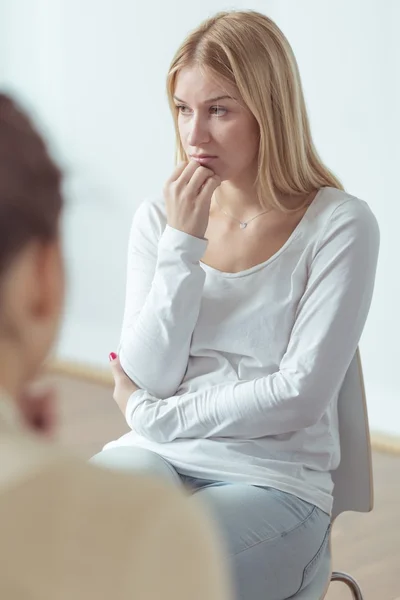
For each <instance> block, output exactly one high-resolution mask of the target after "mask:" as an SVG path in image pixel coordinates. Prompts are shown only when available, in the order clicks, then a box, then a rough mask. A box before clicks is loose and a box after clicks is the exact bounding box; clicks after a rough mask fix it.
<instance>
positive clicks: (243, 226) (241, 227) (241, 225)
mask: <svg viewBox="0 0 400 600" xmlns="http://www.w3.org/2000/svg"><path fill="white" fill-rule="evenodd" d="M246 227H247V223H244V222H243V221H242V222H241V223H240V229H246Z"/></svg>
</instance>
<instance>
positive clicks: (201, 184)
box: [94, 11, 379, 600]
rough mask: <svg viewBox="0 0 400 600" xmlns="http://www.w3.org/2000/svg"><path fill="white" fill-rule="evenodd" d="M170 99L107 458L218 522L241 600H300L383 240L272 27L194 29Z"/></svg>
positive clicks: (141, 233)
mask: <svg viewBox="0 0 400 600" xmlns="http://www.w3.org/2000/svg"><path fill="white" fill-rule="evenodd" d="M168 95H169V100H170V104H171V109H172V112H173V115H174V121H175V125H176V133H177V154H178V159H179V161H180V162H179V164H178V166H177V167H176V169H175V171H174V172H173V174H172V176H171V178H170V179H169V181H168V182H167V183H166V185H165V189H164V197H163V198H160V199H159V200H155V201H154V202H146V203H143V204H142V205H141V206H140V207H139V208H138V210H137V212H136V214H135V217H134V221H133V226H132V232H131V237H130V245H129V267H128V281H127V296H126V309H125V318H124V323H123V331H122V338H121V345H120V350H119V357H116V355H114V354H113V355H112V356H111V359H112V369H113V373H114V376H115V394H114V397H115V400H116V401H117V403H118V404H119V406H120V408H121V410H122V411H123V412H124V414H125V415H126V419H127V422H128V424H129V426H130V427H131V429H132V431H131V432H129V433H128V434H126V435H124V436H123V437H122V438H121V439H119V440H117V441H115V442H111V443H109V444H107V446H106V447H105V449H104V450H103V452H102V453H100V454H99V455H97V456H96V457H95V459H94V460H95V462H100V463H103V464H107V465H109V466H110V467H114V468H123V469H128V470H131V471H133V472H134V471H138V470H144V471H149V472H158V473H164V474H165V476H166V477H169V478H170V479H171V480H173V481H176V482H177V483H184V484H186V485H187V486H189V488H190V489H191V490H192V491H193V493H196V494H197V495H199V496H201V497H202V498H203V499H204V500H205V501H206V502H207V503H208V504H209V505H210V506H211V507H212V510H213V511H214V512H215V514H216V516H217V520H218V522H219V524H220V526H221V530H222V532H223V534H224V536H225V540H226V544H227V551H228V553H229V555H230V557H231V560H232V564H233V567H234V573H235V576H236V588H237V594H238V598H240V599H242V600H280V599H283V598H289V597H291V596H292V595H293V594H295V593H296V592H297V591H298V590H300V589H304V588H305V587H306V586H307V585H308V584H309V583H310V581H311V580H312V578H313V576H314V575H315V572H316V570H317V569H318V564H319V557H320V555H321V554H322V550H323V549H324V546H325V544H326V543H327V539H328V532H329V527H330V511H331V507H332V479H331V474H330V472H331V471H332V470H333V469H335V468H336V467H337V465H338V463H339V460H340V444H339V433H338V427H337V406H336V404H337V397H338V392H339V389H340V386H341V384H342V381H343V378H344V376H345V373H346V370H347V368H348V366H349V365H350V362H351V360H352V358H353V355H354V353H355V351H356V348H357V345H358V343H359V339H360V336H361V333H362V330H363V327H364V324H365V321H366V318H367V314H368V310H369V306H370V302H371V297H372V291H373V285H374V277H375V269H376V263H377V255H378V245H379V233H378V227H377V223H376V220H375V218H374V216H373V214H372V213H371V210H370V209H369V207H368V206H367V204H366V203H365V202H363V201H362V200H359V199H357V198H356V197H354V196H352V195H350V194H348V193H346V192H345V191H344V190H343V187H342V185H341V184H340V183H339V181H338V180H337V179H336V178H335V177H334V175H333V174H332V173H331V172H330V171H329V170H328V169H327V167H326V166H325V165H324V164H323V162H322V161H321V159H320V158H319V156H318V154H317V152H316V150H315V148H314V145H313V142H312V138H311V133H310V128H309V122H308V118H307V112H306V108H305V103H304V97H303V92H302V88H301V82H300V77H299V73H298V68H297V65H296V60H295V58H294V56H293V53H292V50H291V48H290V46H289V43H288V41H287V40H286V39H285V37H284V35H283V34H282V32H281V31H280V30H279V29H278V27H277V26H276V25H275V24H274V23H273V22H272V21H271V20H270V19H268V18H267V17H265V16H263V15H261V14H258V13H255V12H247V11H246V12H227V13H221V14H218V15H217V16H215V17H214V18H211V19H209V20H208V21H206V22H205V23H203V24H202V25H200V27H198V29H196V30H195V31H194V32H192V33H191V34H190V35H189V36H188V38H187V39H186V40H185V41H184V42H183V44H182V45H181V47H180V48H179V50H178V51H177V53H176V55H175V58H174V59H173V61H172V65H171V69H170V72H169V74H168Z"/></svg>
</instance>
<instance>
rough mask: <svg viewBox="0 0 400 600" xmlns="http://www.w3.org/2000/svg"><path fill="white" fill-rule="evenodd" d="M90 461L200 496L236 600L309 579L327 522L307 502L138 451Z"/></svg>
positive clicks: (281, 592)
mask: <svg viewBox="0 0 400 600" xmlns="http://www.w3.org/2000/svg"><path fill="white" fill-rule="evenodd" d="M91 462H92V463H95V464H98V465H101V466H104V467H108V468H111V469H118V470H124V471H128V472H131V473H147V474H150V475H155V476H157V477H161V478H164V479H166V480H168V481H170V482H173V483H175V484H176V485H178V486H184V487H185V488H186V489H189V491H190V492H191V493H192V494H196V495H198V496H199V495H200V496H201V499H202V501H203V502H204V503H205V504H206V505H207V508H208V511H209V512H211V516H212V517H214V520H215V523H216V526H217V528H218V527H219V529H220V534H221V535H222V540H223V541H224V542H225V547H226V549H227V553H228V557H229V561H230V565H231V570H232V574H233V577H234V589H235V590H236V598H237V600H284V599H287V598H290V597H291V596H292V595H294V594H296V593H297V592H298V591H300V590H301V589H304V588H305V587H306V586H307V585H309V584H310V582H311V581H312V579H313V577H314V575H315V573H316V571H317V569H318V566H319V560H320V558H321V557H322V555H323V551H324V549H325V548H326V545H327V543H328V541H329V530H330V518H329V515H327V514H326V513H325V512H323V511H322V510H320V509H319V508H317V507H315V506H313V505H311V504H309V503H308V502H305V501H304V500H300V498H297V497H296V496H293V495H291V494H286V493H284V492H280V491H279V490H275V489H273V488H269V487H258V486H253V485H244V484H237V483H224V482H221V481H208V480H205V479H198V478H194V477H188V476H187V475H182V474H179V473H178V472H177V471H176V470H175V469H174V467H173V466H172V465H171V464H169V463H168V462H167V461H166V460H164V459H163V458H162V457H160V456H159V455H158V454H155V453H154V452H150V451H149V450H144V449H142V448H135V447H117V448H110V449H107V450H104V451H103V452H100V453H99V454H96V456H94V457H93V458H92V459H91ZM189 597H190V593H188V598H189Z"/></svg>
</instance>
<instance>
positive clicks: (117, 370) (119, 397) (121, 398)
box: [109, 352, 140, 415]
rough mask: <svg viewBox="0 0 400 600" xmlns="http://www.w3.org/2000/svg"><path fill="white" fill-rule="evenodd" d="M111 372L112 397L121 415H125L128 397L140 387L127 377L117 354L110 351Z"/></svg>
mask: <svg viewBox="0 0 400 600" xmlns="http://www.w3.org/2000/svg"><path fill="white" fill-rule="evenodd" d="M109 358H110V364H111V372H112V375H113V377H114V394H113V398H114V400H115V402H116V403H117V404H118V407H119V409H120V411H121V412H122V414H123V415H125V410H126V405H127V404H128V400H129V398H130V397H131V396H132V394H133V393H134V392H137V391H138V390H139V389H140V388H139V387H138V386H137V385H136V384H135V383H134V382H133V381H132V380H131V379H129V377H128V375H127V374H126V373H125V371H124V370H123V368H122V367H121V363H120V362H119V358H118V356H117V355H116V354H115V353H114V352H111V354H110V357H109Z"/></svg>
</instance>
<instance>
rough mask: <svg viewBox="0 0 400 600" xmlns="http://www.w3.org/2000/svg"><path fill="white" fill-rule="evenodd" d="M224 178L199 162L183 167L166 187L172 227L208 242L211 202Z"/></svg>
mask: <svg viewBox="0 0 400 600" xmlns="http://www.w3.org/2000/svg"><path fill="white" fill-rule="evenodd" d="M219 185H221V180H220V178H219V177H218V176H217V175H215V173H214V172H213V171H211V170H210V169H207V168H206V167H203V166H201V165H200V164H199V163H198V162H197V161H195V160H191V161H190V162H189V163H187V162H183V163H180V164H179V165H178V166H177V167H176V169H175V170H174V172H173V174H172V176H171V177H170V178H169V179H168V181H167V182H166V184H165V186H164V198H165V203H166V207H167V217H168V225H169V226H170V227H173V228H174V229H179V230H180V231H184V232H185V233H188V234H189V235H193V236H194V237H197V238H204V234H205V232H206V229H207V225H208V219H209V214H210V204H211V198H212V195H213V193H214V191H215V190H216V189H217V187H218V186H219Z"/></svg>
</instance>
